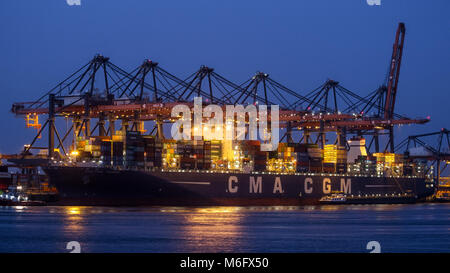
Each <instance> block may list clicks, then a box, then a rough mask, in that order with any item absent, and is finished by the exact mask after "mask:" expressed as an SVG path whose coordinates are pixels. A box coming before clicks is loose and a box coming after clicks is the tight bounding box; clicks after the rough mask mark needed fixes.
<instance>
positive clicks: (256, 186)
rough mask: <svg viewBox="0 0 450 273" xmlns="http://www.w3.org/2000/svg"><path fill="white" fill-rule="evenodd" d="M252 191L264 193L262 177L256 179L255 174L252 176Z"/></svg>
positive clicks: (250, 182) (250, 190)
mask: <svg viewBox="0 0 450 273" xmlns="http://www.w3.org/2000/svg"><path fill="white" fill-rule="evenodd" d="M249 184H250V186H249V187H250V189H249V192H250V193H262V177H261V176H258V177H257V178H256V180H255V177H254V176H250V181H249Z"/></svg>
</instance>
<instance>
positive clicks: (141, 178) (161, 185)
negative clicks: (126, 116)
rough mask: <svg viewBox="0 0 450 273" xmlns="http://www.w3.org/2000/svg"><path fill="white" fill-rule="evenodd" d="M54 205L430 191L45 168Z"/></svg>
mask: <svg viewBox="0 0 450 273" xmlns="http://www.w3.org/2000/svg"><path fill="white" fill-rule="evenodd" d="M45 171H46V173H47V175H48V176H49V181H50V183H51V184H53V185H54V186H56V188H57V189H58V191H59V193H60V198H59V200H58V201H57V202H56V203H55V204H58V205H86V206H95V205H99V206H139V205H174V206H199V205H229V206H235V205H236V206H237V205H239V206H252V205H293V206H296V205H306V204H319V199H320V198H321V197H323V196H325V195H327V194H330V193H331V192H333V191H341V192H344V193H346V194H351V195H384V196H386V195H399V194H404V193H408V194H412V195H414V196H417V198H418V199H421V198H425V197H426V196H428V195H430V194H432V193H433V188H432V187H431V186H430V184H429V183H428V182H426V181H425V179H424V178H384V177H370V176H369V177H367V176H346V175H338V174H268V173H264V174H263V173H249V174H244V173H233V172H223V173H222V172H207V171H190V172H189V171H138V170H114V169H111V168H87V167H62V166H57V167H49V168H46V169H45Z"/></svg>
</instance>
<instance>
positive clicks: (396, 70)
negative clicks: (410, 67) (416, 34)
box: [384, 23, 406, 119]
mask: <svg viewBox="0 0 450 273" xmlns="http://www.w3.org/2000/svg"><path fill="white" fill-rule="evenodd" d="M405 33H406V28H405V24H404V23H399V24H398V28H397V33H396V35H395V42H394V47H393V50H392V58H391V64H390V70H389V78H388V87H387V93H386V100H385V105H384V118H385V119H391V118H392V116H393V114H394V107H395V98H396V95H397V86H398V79H399V76H400V65H401V62H402V54H403V43H404V41H405Z"/></svg>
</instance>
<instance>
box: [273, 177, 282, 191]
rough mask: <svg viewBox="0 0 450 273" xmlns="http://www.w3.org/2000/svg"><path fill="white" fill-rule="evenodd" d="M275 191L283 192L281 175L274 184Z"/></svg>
mask: <svg viewBox="0 0 450 273" xmlns="http://www.w3.org/2000/svg"><path fill="white" fill-rule="evenodd" d="M273 193H283V187H282V185H281V179H280V177H278V176H277V177H275V183H274V184H273Z"/></svg>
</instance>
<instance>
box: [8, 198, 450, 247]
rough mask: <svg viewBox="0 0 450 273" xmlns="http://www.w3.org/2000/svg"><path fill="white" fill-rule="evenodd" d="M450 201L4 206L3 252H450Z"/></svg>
mask: <svg viewBox="0 0 450 273" xmlns="http://www.w3.org/2000/svg"><path fill="white" fill-rule="evenodd" d="M449 212H450V204H415V205H348V206H317V207H312V206H304V207H208V208H182V207H152V208H111V207H0V252H69V250H66V245H67V243H68V242H69V241H78V242H79V243H80V245H81V252H369V250H367V249H366V245H367V243H368V242H369V241H378V242H379V243H380V245H381V252H450V215H449Z"/></svg>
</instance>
